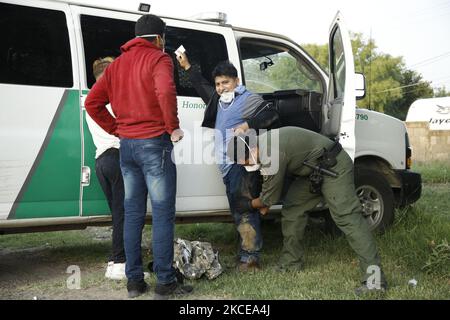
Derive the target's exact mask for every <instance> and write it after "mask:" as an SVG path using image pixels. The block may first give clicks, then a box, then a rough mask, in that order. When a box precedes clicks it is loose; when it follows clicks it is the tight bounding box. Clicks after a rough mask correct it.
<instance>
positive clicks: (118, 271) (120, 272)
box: [109, 263, 127, 280]
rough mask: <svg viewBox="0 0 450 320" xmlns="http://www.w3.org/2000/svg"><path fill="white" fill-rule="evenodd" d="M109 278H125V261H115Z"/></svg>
mask: <svg viewBox="0 0 450 320" xmlns="http://www.w3.org/2000/svg"><path fill="white" fill-rule="evenodd" d="M109 278H110V279H112V280H125V279H126V278H127V276H126V275H125V263H114V264H113V266H112V270H111V274H110V275H109Z"/></svg>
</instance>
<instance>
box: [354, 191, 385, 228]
mask: <svg viewBox="0 0 450 320" xmlns="http://www.w3.org/2000/svg"><path fill="white" fill-rule="evenodd" d="M356 194H357V195H358V198H359V201H360V202H361V206H362V214H363V216H364V218H366V219H367V221H368V222H369V224H370V227H371V229H374V228H376V227H377V226H378V225H379V224H380V222H381V220H382V219H383V213H384V204H383V198H382V196H381V193H380V192H379V191H378V190H377V189H375V188H374V187H372V186H369V185H363V186H359V187H358V188H357V189H356Z"/></svg>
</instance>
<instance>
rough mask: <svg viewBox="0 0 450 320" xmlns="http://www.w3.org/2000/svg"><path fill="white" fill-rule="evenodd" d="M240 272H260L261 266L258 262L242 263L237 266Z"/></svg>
mask: <svg viewBox="0 0 450 320" xmlns="http://www.w3.org/2000/svg"><path fill="white" fill-rule="evenodd" d="M237 269H238V271H239V272H255V271H260V270H261V266H260V265H259V262H258V261H254V260H253V261H250V262H240V263H239V264H238V266H237Z"/></svg>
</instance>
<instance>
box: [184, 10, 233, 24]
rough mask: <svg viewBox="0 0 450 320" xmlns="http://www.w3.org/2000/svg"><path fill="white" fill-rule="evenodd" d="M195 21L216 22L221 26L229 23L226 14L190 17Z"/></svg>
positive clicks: (203, 14) (202, 14)
mask: <svg viewBox="0 0 450 320" xmlns="http://www.w3.org/2000/svg"><path fill="white" fill-rule="evenodd" d="M190 18H191V19H195V20H202V21H209V22H216V23H219V24H226V23H227V14H226V13H224V12H202V13H198V14H196V15H193V16H192V17H190Z"/></svg>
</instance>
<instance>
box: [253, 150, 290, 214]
mask: <svg viewBox="0 0 450 320" xmlns="http://www.w3.org/2000/svg"><path fill="white" fill-rule="evenodd" d="M278 161H279V167H278V171H277V173H276V174H274V175H266V176H264V179H263V184H262V190H261V194H260V196H259V198H260V200H261V202H262V204H263V205H264V206H265V207H270V206H272V205H274V204H276V203H277V202H278V201H280V198H281V193H282V190H283V186H284V179H285V177H286V164H285V163H286V161H285V154H284V153H283V152H279V159H278Z"/></svg>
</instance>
